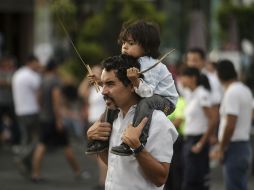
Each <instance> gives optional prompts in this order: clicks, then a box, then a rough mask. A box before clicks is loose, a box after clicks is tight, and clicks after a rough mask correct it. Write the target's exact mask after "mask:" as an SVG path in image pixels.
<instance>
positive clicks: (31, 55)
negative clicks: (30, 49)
mask: <svg viewBox="0 0 254 190" xmlns="http://www.w3.org/2000/svg"><path fill="white" fill-rule="evenodd" d="M33 61H39V59H38V58H37V57H36V56H35V55H33V54H30V55H28V56H27V57H26V62H25V64H30V63H32V62H33Z"/></svg>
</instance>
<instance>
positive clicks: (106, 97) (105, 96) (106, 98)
mask: <svg viewBox="0 0 254 190" xmlns="http://www.w3.org/2000/svg"><path fill="white" fill-rule="evenodd" d="M103 99H104V100H105V101H106V100H111V101H112V102H114V99H113V98H112V97H110V96H108V95H104V96H103Z"/></svg>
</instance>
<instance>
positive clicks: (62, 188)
mask: <svg viewBox="0 0 254 190" xmlns="http://www.w3.org/2000/svg"><path fill="white" fill-rule="evenodd" d="M73 147H74V150H75V154H76V156H77V158H78V160H79V163H80V165H81V168H82V169H83V170H85V171H86V172H89V174H90V175H91V178H89V179H83V180H77V179H75V178H74V175H73V173H72V171H71V169H70V167H69V165H68V164H67V161H66V160H65V158H64V156H63V150H61V149H57V150H54V151H50V152H48V153H47V154H46V157H45V159H44V162H43V169H42V174H43V176H44V177H45V178H46V181H45V182H44V183H41V184H34V183H32V182H31V181H30V180H28V179H26V178H24V177H22V176H21V175H20V174H19V173H18V171H17V169H16V167H15V164H14V162H13V154H12V152H11V151H10V149H8V148H3V147H2V148H0V190H34V189H36V190H46V189H47V190H70V189H71V190H81V189H82V190H92V189H93V187H94V186H95V185H96V183H97V179H98V172H97V170H98V168H97V166H96V162H95V160H94V158H92V157H87V156H85V155H84V153H83V146H82V145H78V144H74V146H73ZM211 179H212V180H211V190H223V189H224V187H223V179H222V175H221V168H220V167H216V168H215V169H213V170H212V173H211ZM249 181H250V190H253V189H254V177H253V176H252V177H251V178H250V180H249Z"/></svg>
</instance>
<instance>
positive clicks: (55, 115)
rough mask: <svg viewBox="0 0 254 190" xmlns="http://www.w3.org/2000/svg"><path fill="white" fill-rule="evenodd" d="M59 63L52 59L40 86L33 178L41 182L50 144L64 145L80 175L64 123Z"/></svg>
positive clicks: (66, 154) (71, 163)
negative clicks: (37, 134)
mask: <svg viewBox="0 0 254 190" xmlns="http://www.w3.org/2000/svg"><path fill="white" fill-rule="evenodd" d="M57 68H58V64H57V63H56V62H55V61H54V60H53V59H51V60H50V61H49V62H48V64H47V65H46V68H45V72H44V75H43V78H42V83H41V86H40V95H39V100H40V106H41V107H40V108H41V111H40V115H39V117H40V138H39V143H38V145H37V146H36V149H35V152H34V155H33V168H32V176H31V179H32V181H33V182H40V181H41V180H43V178H42V177H41V163H42V160H43V157H44V155H45V152H46V149H47V148H48V147H49V146H61V147H64V154H65V157H66V159H67V161H68V162H69V164H70V166H71V167H72V169H73V171H74V174H75V177H78V178H79V177H80V175H81V171H80V167H79V164H78V162H77V160H76V158H75V156H74V152H73V150H72V147H71V145H70V141H69V138H68V133H67V131H66V130H65V127H64V124H63V121H64V120H63V118H64V115H63V112H62V111H63V110H64V107H63V106H64V104H63V102H64V101H63V94H62V91H61V89H62V83H61V80H60V77H59V76H58V72H57V71H58V70H57Z"/></svg>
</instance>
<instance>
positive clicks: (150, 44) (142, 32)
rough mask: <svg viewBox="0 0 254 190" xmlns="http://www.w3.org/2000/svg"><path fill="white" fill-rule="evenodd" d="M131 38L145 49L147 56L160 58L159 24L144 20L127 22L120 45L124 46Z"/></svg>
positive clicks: (121, 34) (122, 30) (120, 35)
mask: <svg viewBox="0 0 254 190" xmlns="http://www.w3.org/2000/svg"><path fill="white" fill-rule="evenodd" d="M130 36H131V37H132V38H133V40H134V41H135V42H137V43H138V44H139V45H141V46H142V47H143V48H144V50H145V55H146V56H150V57H153V58H155V59H156V58H158V57H159V55H160V53H159V46H160V32H159V26H158V25H157V24H155V23H153V22H147V21H144V20H137V21H135V22H133V23H130V22H126V23H124V24H123V26H122V29H121V32H120V34H119V37H118V43H119V44H120V45H122V43H123V42H125V41H127V40H128V37H130Z"/></svg>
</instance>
